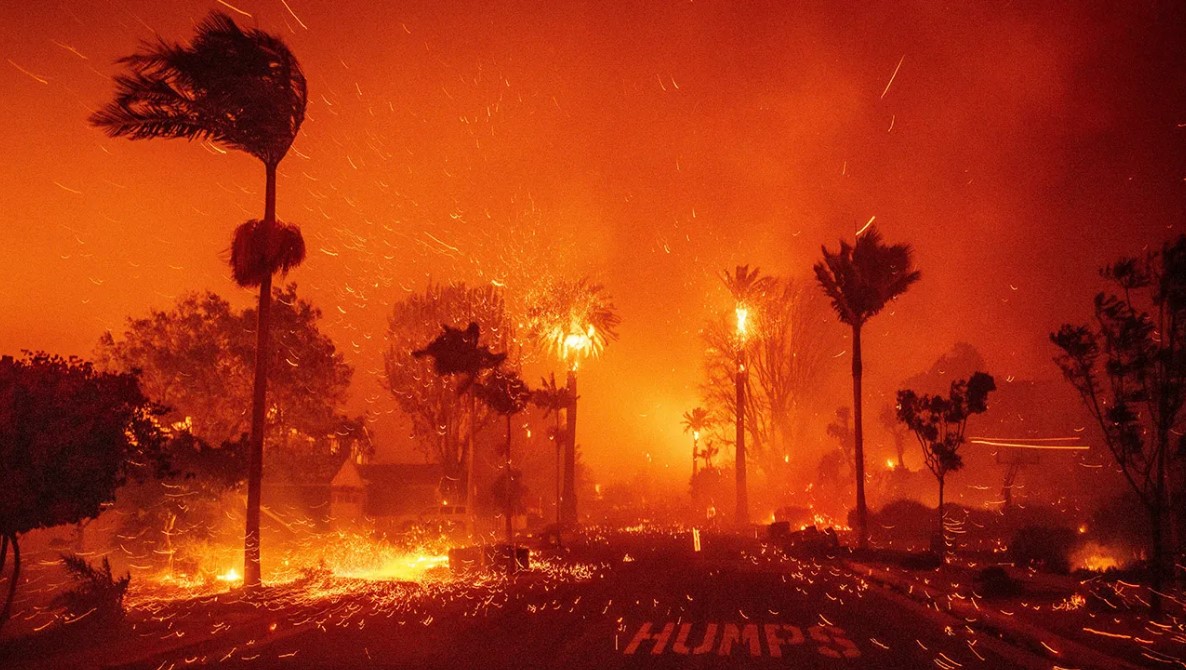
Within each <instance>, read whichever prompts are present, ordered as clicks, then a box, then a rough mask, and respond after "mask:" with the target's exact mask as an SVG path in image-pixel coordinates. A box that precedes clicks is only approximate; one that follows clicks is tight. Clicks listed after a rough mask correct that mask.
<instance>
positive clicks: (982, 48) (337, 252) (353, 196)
mask: <svg viewBox="0 0 1186 670" xmlns="http://www.w3.org/2000/svg"><path fill="white" fill-rule="evenodd" d="M226 4H227V3H219V2H215V1H213V0H211V1H210V2H206V1H184V2H146V1H137V0H126V1H97V2H90V1H83V0H63V1H62V2H55V3H44V4H43V3H6V4H4V5H3V7H2V8H0V59H3V61H4V62H2V63H0V93H2V96H0V99H3V101H4V112H5V113H4V118H3V122H0V156H2V157H3V163H2V165H3V167H2V168H0V175H2V180H3V181H2V183H0V213H2V215H3V218H4V221H3V224H4V228H5V231H6V233H7V234H6V235H5V236H4V242H3V244H0V315H2V317H0V318H2V319H3V322H4V326H3V327H2V328H0V351H2V352H4V353H15V352H16V351H17V350H18V349H21V348H33V349H45V350H49V351H54V352H61V353H77V354H82V355H89V354H90V353H91V352H92V351H93V348H94V345H95V343H96V341H97V340H98V338H99V336H100V334H101V333H102V332H103V331H104V330H107V329H114V330H116V331H117V332H119V331H120V329H121V326H122V324H123V321H124V319H125V318H126V317H127V316H129V315H141V314H144V313H146V312H147V310H148V309H149V308H150V307H154V306H155V307H166V306H167V305H169V304H171V302H172V301H173V299H174V298H175V297H176V296H178V295H179V294H181V293H183V292H185V291H190V290H202V289H211V290H214V291H216V292H218V293H220V294H223V295H226V296H229V297H231V299H232V300H233V301H234V302H235V303H236V304H238V305H245V304H247V303H248V302H249V300H250V299H251V294H250V293H248V292H246V291H244V290H241V289H237V288H235V287H234V286H233V284H232V283H231V281H230V279H229V272H228V270H227V268H226V265H225V257H226V250H227V248H228V246H229V240H230V234H231V231H232V230H233V228H234V226H235V225H237V224H238V223H240V222H242V221H243V220H244V219H247V218H252V217H257V216H259V215H260V210H261V207H262V205H261V202H262V197H261V189H262V186H263V178H262V169H261V168H260V166H259V164H258V163H257V162H256V161H255V160H253V159H251V158H248V157H246V156H244V155H241V154H236V153H233V152H231V153H227V152H225V151H223V150H222V149H220V148H218V147H214V146H210V145H205V144H197V143H195V144H186V143H184V142H178V141H173V142H166V141H156V142H137V143H133V142H128V141H125V140H111V139H108V138H106V137H104V136H103V134H102V133H101V132H100V131H98V130H96V129H94V128H91V127H89V126H88V125H87V124H86V121H85V119H86V117H87V115H88V114H89V113H90V112H91V111H92V110H93V109H95V108H96V107H97V106H98V105H99V104H101V103H102V102H104V101H105V100H107V99H108V98H109V96H110V94H111V91H112V84H111V81H110V76H111V75H112V74H113V73H115V72H116V71H117V66H116V65H115V64H114V63H113V61H114V60H115V59H116V58H118V57H120V56H123V55H126V54H128V53H130V52H131V51H133V50H134V49H135V47H136V45H137V43H138V41H140V40H144V39H152V38H153V36H154V31H155V32H159V34H160V35H162V36H165V37H167V38H168V39H171V40H181V39H188V38H189V36H190V35H191V34H192V30H193V25H194V23H196V22H197V21H198V20H200V19H201V18H203V17H204V16H205V15H206V14H207V13H208V12H209V11H211V10H214V9H222V10H224V11H226V6H225V5H226ZM231 4H233V5H234V7H235V8H237V9H238V10H240V11H241V12H242V13H244V14H246V15H244V14H236V15H235V16H236V19H238V20H240V21H241V22H242V23H244V24H245V25H258V26H260V27H262V28H265V29H267V30H270V31H274V32H276V33H277V34H279V35H281V36H282V37H283V38H284V39H285V40H287V41H288V42H289V44H290V45H291V47H292V49H293V51H294V52H295V53H296V55H297V56H298V58H299V59H300V60H301V61H302V63H303V65H304V68H305V71H306V73H307V75H308V79H309V90H310V101H309V109H308V118H307V121H306V123H305V125H304V127H303V129H302V131H301V134H300V136H299V137H298V138H297V141H296V144H295V147H294V150H293V151H292V152H291V153H290V154H289V156H288V158H287V159H286V160H285V162H284V163H283V164H282V165H281V176H280V183H279V214H280V216H281V217H282V218H284V219H289V220H292V221H295V222H297V223H299V224H300V225H301V226H302V227H303V230H304V234H305V238H306V240H307V242H308V245H309V252H310V254H309V259H308V261H307V262H306V263H305V264H304V265H303V266H302V267H301V268H299V269H298V270H296V271H295V272H294V273H293V274H292V275H290V279H291V280H295V281H297V282H298V283H299V285H300V287H301V292H302V294H303V295H304V296H305V297H308V298H310V299H312V300H313V301H314V302H315V303H316V304H317V305H318V306H319V307H321V308H322V310H323V311H324V313H325V317H326V324H325V328H326V330H327V331H328V332H329V333H330V334H331V335H332V336H333V337H334V339H335V342H336V343H337V345H338V347H339V348H340V349H341V350H343V351H345V352H346V355H347V357H348V359H349V361H350V362H351V363H352V364H353V365H354V366H355V367H356V370H357V372H356V375H355V388H354V399H353V403H354V407H355V410H356V411H359V410H361V409H363V408H366V409H370V410H373V411H377V412H380V413H387V412H390V411H393V410H394V403H393V402H392V401H391V399H390V397H389V395H388V394H387V393H386V392H385V391H384V390H383V389H382V388H381V386H380V385H379V383H378V381H377V378H378V375H379V374H380V373H381V369H382V351H383V350H384V348H385V346H386V345H385V342H384V330H385V327H386V316H387V314H388V312H389V310H390V305H391V303H392V301H394V300H397V299H399V298H400V297H401V296H403V295H405V294H406V293H407V292H409V291H416V290H421V289H423V287H424V286H425V284H426V283H427V281H428V280H429V278H432V279H434V280H448V279H452V278H457V279H463V280H465V281H467V282H471V283H479V282H488V281H497V282H500V283H503V284H505V285H506V290H507V291H515V290H516V289H517V288H518V287H517V286H516V282H522V281H524V277H525V276H530V274H531V272H530V270H528V271H527V272H524V268H528V269H530V268H533V267H538V266H539V265H540V264H544V263H554V264H560V265H561V266H562V267H563V268H565V271H566V272H571V274H573V275H579V274H584V273H588V274H590V275H592V276H593V277H594V278H595V279H596V280H597V281H599V282H601V283H604V284H605V286H606V289H607V291H608V292H609V293H610V294H611V295H612V296H613V297H614V299H615V302H616V303H617V306H618V307H619V309H620V312H621V315H622V317H623V323H622V325H621V327H620V328H619V332H620V334H621V339H620V340H619V341H617V342H615V343H613V344H612V345H611V346H609V347H608V348H607V349H606V351H605V353H604V355H603V356H601V357H600V358H599V359H596V360H592V361H589V362H588V363H587V364H582V367H581V379H582V382H581V384H582V388H581V396H582V410H581V420H582V422H583V423H582V426H581V440H580V441H581V442H582V443H583V445H584V449H585V458H586V460H587V461H588V462H590V463H591V464H593V465H594V466H595V467H608V466H610V465H611V464H615V465H616V466H617V467H619V468H625V469H630V468H639V467H644V466H646V464H647V462H648V461H647V459H646V458H644V456H643V454H644V453H648V452H649V453H651V454H654V455H655V456H656V461H655V463H657V464H658V465H657V466H655V467H662V466H663V465H664V464H667V463H680V464H682V463H683V462H684V461H685V460H686V458H685V452H686V449H687V438H686V437H685V436H684V435H683V434H682V432H681V429H680V422H679V417H680V415H681V414H682V413H683V412H684V411H686V410H687V409H689V408H691V407H693V406H694V405H695V404H697V389H696V387H697V384H698V383H699V381H700V377H701V353H702V349H703V346H702V344H701V343H700V341H699V339H698V335H697V331H698V329H699V328H700V326H701V324H702V323H703V321H704V320H705V319H706V318H708V317H709V316H710V315H711V314H712V313H714V312H717V311H720V310H726V309H731V308H732V304H731V302H730V299H729V297H728V295H727V293H726V291H725V289H724V288H723V287H722V286H721V285H720V282H719V280H718V279H717V276H718V273H719V272H720V271H721V270H722V269H725V268H731V267H733V266H734V265H736V264H741V263H749V264H751V265H757V266H760V267H761V268H762V269H763V270H764V271H766V272H769V273H774V274H782V275H788V274H789V275H794V276H799V277H801V278H803V280H804V281H807V280H808V277H809V272H810V266H811V263H812V262H814V261H815V260H816V259H817V258H818V257H819V255H820V245H821V244H828V245H829V246H830V247H835V245H836V241H837V239H839V238H841V237H847V238H849V239H851V237H852V235H853V234H854V233H855V232H856V231H858V230H860V229H861V228H862V226H864V225H866V222H869V221H871V220H873V217H876V225H877V226H878V227H879V228H880V229H881V231H882V232H883V234H884V235H885V236H886V238H887V239H888V240H890V241H892V242H901V241H905V242H910V243H912V244H913V245H914V247H915V249H916V254H917V255H916V258H917V263H918V266H919V268H920V269H921V270H922V273H923V279H922V281H921V282H920V283H919V284H918V285H917V286H916V287H915V288H913V289H912V290H911V291H910V292H909V293H908V294H907V295H906V296H905V297H904V298H903V299H902V300H900V301H899V302H898V303H897V304H895V305H892V306H891V308H890V309H888V310H887V312H886V313H885V314H884V315H882V316H879V317H878V319H877V320H876V321H875V322H874V323H873V324H872V325H871V327H870V328H869V329H868V331H867V334H866V335H865V351H866V364H865V365H866V374H867V378H866V389H867V391H866V393H869V394H871V397H873V398H878V397H881V396H884V397H889V396H891V395H892V393H893V392H894V390H895V389H896V386H895V385H896V384H897V383H898V382H899V381H900V380H901V379H903V378H905V377H908V376H910V375H912V374H915V373H917V372H919V371H920V370H924V369H926V368H927V367H928V366H929V365H930V364H931V363H932V362H933V361H934V360H935V358H936V357H937V356H939V355H940V354H941V353H943V352H944V351H946V350H948V349H949V348H950V347H951V345H952V344H954V343H955V342H957V341H968V342H971V343H973V344H975V345H976V347H977V348H978V349H980V350H981V351H982V352H983V353H984V356H985V358H986V359H987V361H988V364H989V366H990V368H991V369H992V371H993V372H994V373H995V374H997V375H998V378H1000V379H1004V378H1005V377H1007V376H1008V377H1016V378H1019V379H1033V378H1052V377H1054V376H1056V375H1057V374H1058V373H1057V370H1056V369H1055V368H1054V366H1053V364H1051V363H1050V358H1051V356H1052V355H1053V351H1052V348H1051V346H1050V345H1049V344H1048V342H1047V340H1046V335H1047V333H1049V332H1050V331H1051V330H1052V329H1053V328H1054V327H1056V326H1057V325H1058V324H1059V323H1061V322H1063V321H1068V320H1070V321H1082V320H1084V319H1086V317H1087V310H1088V309H1089V306H1090V298H1091V294H1092V293H1093V292H1094V290H1095V287H1096V279H1095V276H1096V275H1095V271H1096V269H1097V268H1098V267H1099V266H1100V265H1102V264H1103V263H1105V262H1108V261H1110V260H1112V259H1113V258H1114V257H1115V256H1117V255H1119V254H1121V253H1136V252H1138V251H1139V250H1140V249H1141V247H1142V246H1143V245H1147V244H1150V243H1154V244H1156V243H1159V242H1160V241H1161V240H1164V239H1167V238H1169V237H1170V236H1171V235H1174V234H1177V233H1179V232H1181V226H1182V224H1183V222H1186V182H1184V178H1186V46H1184V43H1186V41H1184V40H1182V39H1181V33H1180V27H1181V26H1182V25H1184V24H1186V9H1184V6H1183V5H1182V4H1181V3H1169V2H1166V3H1152V2H1131V3H1113V6H1112V7H1111V8H1109V9H1106V10H1104V9H1099V10H1097V9H1088V8H1085V7H1084V6H1083V4H1082V3H1071V2H1067V3H1061V4H1062V6H1061V7H1059V6H1049V7H1047V8H1046V9H1034V8H1032V7H1030V6H1029V4H1028V3H1005V2H984V3H949V2H937V1H936V2H922V1H920V2H909V3H901V2H885V3H860V4H859V5H857V4H854V5H846V6H843V7H842V6H840V5H837V4H835V3H831V2H818V3H815V2H812V3H786V2H780V1H771V2H746V3H736V2H699V1H697V2H694V3H691V2H674V1H672V2H666V1H656V2H638V3H613V2H611V3H606V2H587V3H585V2H580V3H568V2H558V3H548V2H539V3H532V2H478V3H449V2H438V1H433V2H370V1H360V0H338V1H335V2H314V1H312V0H285V1H282V0H234V2H232V3H231ZM624 4H632V5H634V6H633V7H630V8H624V7H623V6H622V5H624ZM1057 4H1058V3H1056V5H1057ZM857 7H859V8H860V11H859V12H857V11H856V10H857ZM829 328H830V330H829V331H828V332H829V333H831V334H832V336H833V337H832V339H831V340H830V344H829V346H830V351H829V354H841V352H846V351H848V350H849V349H850V345H849V343H848V342H847V339H846V332H845V329H844V328H843V327H841V326H840V325H838V324H830V325H829ZM826 360H827V366H828V374H827V376H826V377H825V378H822V379H821V380H820V387H819V391H818V393H819V396H820V398H821V400H820V403H819V404H820V405H821V406H822V407H824V408H829V407H835V406H837V405H839V404H842V403H844V402H845V400H846V397H847V394H848V393H849V387H848V386H847V382H846V381H845V378H844V376H845V374H846V370H847V366H848V357H847V354H845V355H842V356H839V357H836V358H833V357H832V356H831V355H829V356H827V357H826ZM536 378H538V375H536V374H532V375H529V379H536ZM828 418H829V417H828V415H827V414H825V415H823V419H822V420H823V421H824V422H826V420H827V419H828ZM391 426H392V424H391V422H389V421H386V420H381V421H380V422H379V423H378V424H377V435H378V438H379V441H380V445H381V446H380V449H381V450H383V449H390V448H393V447H391V446H390V445H394V444H396V443H397V442H398V441H399V440H400V439H402V438H401V437H400V436H399V435H397V434H396V433H397V431H396V430H394V429H393V428H392V427H391ZM383 444H387V445H388V447H384V446H382V445H383ZM623 454H625V455H626V456H627V457H626V458H621V457H620V456H621V455H623Z"/></svg>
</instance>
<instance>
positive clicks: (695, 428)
mask: <svg viewBox="0 0 1186 670" xmlns="http://www.w3.org/2000/svg"><path fill="white" fill-rule="evenodd" d="M711 424H712V416H711V415H710V414H709V412H708V410H706V409H704V408H703V407H696V408H693V409H692V410H691V411H688V412H684V419H683V426H684V432H685V433H692V476H693V477H695V476H696V461H697V460H698V459H699V458H700V434H701V433H703V432H704V430H705V429H706V428H708V427H709V426H710V425H711Z"/></svg>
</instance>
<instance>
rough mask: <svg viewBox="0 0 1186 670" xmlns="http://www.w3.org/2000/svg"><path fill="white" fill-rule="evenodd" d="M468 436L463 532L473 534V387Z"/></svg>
mask: <svg viewBox="0 0 1186 670" xmlns="http://www.w3.org/2000/svg"><path fill="white" fill-rule="evenodd" d="M468 393H469V434H468V435H466V437H465V439H466V443H465V530H466V533H468V534H469V535H470V536H473V534H474V518H475V513H474V437H475V434H476V433H477V432H478V404H477V398H476V396H475V395H474V387H473V385H472V384H471V385H470V387H469V391H468Z"/></svg>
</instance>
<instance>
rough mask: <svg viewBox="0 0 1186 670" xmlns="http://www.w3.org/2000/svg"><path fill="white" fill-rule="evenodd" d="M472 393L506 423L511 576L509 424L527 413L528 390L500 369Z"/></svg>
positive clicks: (512, 489)
mask: <svg viewBox="0 0 1186 670" xmlns="http://www.w3.org/2000/svg"><path fill="white" fill-rule="evenodd" d="M475 392H476V393H477V395H478V397H480V398H481V399H482V401H483V402H485V403H486V405H487V406H488V407H489V408H490V409H492V410H494V411H495V412H497V413H499V414H501V415H503V416H505V417H506V420H507V444H506V451H505V453H504V455H505V457H506V459H505V463H506V501H505V502H506V510H505V516H506V533H507V552H508V554H509V555H508V562H507V570H508V572H514V571H515V568H516V567H517V566H518V562H517V561H516V557H515V531H514V527H513V525H512V523H511V517H512V516H513V515H514V508H515V504H514V497H515V471H514V469H513V468H512V465H511V436H512V435H514V431H513V430H512V427H511V420H512V418H513V417H514V416H515V415H516V414H518V413H519V412H522V411H523V410H525V409H527V403H528V402H529V401H530V400H531V389H529V388H527V384H526V383H525V382H524V381H523V378H522V377H520V376H519V373H517V372H514V371H512V370H504V369H501V368H499V369H495V370H494V371H493V372H491V373H490V374H489V375H488V376H487V378H486V380H485V381H483V382H482V383H480V384H479V385H478V386H477V387H476V388H475Z"/></svg>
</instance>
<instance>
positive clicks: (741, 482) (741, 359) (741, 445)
mask: <svg viewBox="0 0 1186 670" xmlns="http://www.w3.org/2000/svg"><path fill="white" fill-rule="evenodd" d="M735 383H736V386H737V438H736V439H737V458H736V463H735V465H734V469H735V471H736V475H737V513H736V516H737V525H738V526H744V525H746V524H748V523H749V496H748V495H747V494H746V481H745V474H746V473H745V349H743V348H741V346H740V345H739V346H738V349H737V371H736V379H735Z"/></svg>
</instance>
